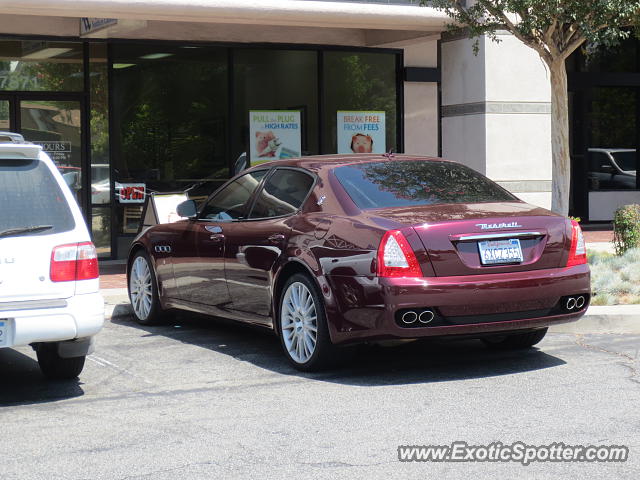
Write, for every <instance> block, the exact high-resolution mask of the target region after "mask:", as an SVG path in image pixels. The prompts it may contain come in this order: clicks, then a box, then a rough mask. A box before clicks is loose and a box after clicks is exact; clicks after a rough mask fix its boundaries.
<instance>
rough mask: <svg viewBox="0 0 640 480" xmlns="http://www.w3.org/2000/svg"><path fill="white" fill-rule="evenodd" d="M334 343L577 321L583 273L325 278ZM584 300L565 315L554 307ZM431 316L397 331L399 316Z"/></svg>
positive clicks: (584, 288) (583, 269) (586, 278)
mask: <svg viewBox="0 0 640 480" xmlns="http://www.w3.org/2000/svg"><path fill="white" fill-rule="evenodd" d="M328 281H329V283H330V284H331V287H332V288H331V291H332V292H333V295H332V296H331V298H325V299H326V300H327V315H328V320H329V330H330V333H331V338H332V341H333V342H334V343H347V342H357V341H365V340H384V339H398V338H407V339H408V338H421V337H433V336H451V335H467V336H468V335H470V336H474V335H477V336H483V335H485V334H492V333H500V332H508V331H513V330H531V329H538V328H545V327H548V326H550V325H555V324H560V323H567V322H572V321H575V320H578V319H579V318H580V317H581V316H582V315H584V313H585V312H586V309H587V307H588V305H589V296H590V293H591V290H590V274H589V267H588V265H578V266H575V267H570V268H558V269H546V270H534V271H528V272H514V273H502V274H489V275H470V276H464V277H423V278H415V279H414V278H375V277H346V276H345V277H337V276H336V277H330V278H328ZM573 295H576V296H584V298H585V304H584V306H583V307H582V308H576V309H574V310H572V311H570V312H568V311H565V310H563V309H562V308H560V307H561V305H560V300H561V299H563V297H566V296H573ZM412 309H416V310H417V311H420V309H432V310H433V311H434V312H435V314H436V317H435V320H434V321H433V322H430V323H429V324H425V325H419V326H418V325H412V326H411V327H408V326H404V325H403V326H401V322H399V320H398V313H399V312H403V311H407V310H412Z"/></svg>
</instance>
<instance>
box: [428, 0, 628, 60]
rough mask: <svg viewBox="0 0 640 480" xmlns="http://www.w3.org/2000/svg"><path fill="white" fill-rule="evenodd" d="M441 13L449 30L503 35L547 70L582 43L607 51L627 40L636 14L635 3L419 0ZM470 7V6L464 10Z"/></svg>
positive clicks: (616, 0)
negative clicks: (542, 62)
mask: <svg viewBox="0 0 640 480" xmlns="http://www.w3.org/2000/svg"><path fill="white" fill-rule="evenodd" d="M420 3H421V4H422V5H431V6H433V7H435V8H438V9H440V10H443V11H444V12H446V13H447V14H448V15H449V16H450V17H451V18H452V19H453V20H454V25H453V28H454V29H459V28H466V29H467V30H468V31H469V34H470V36H471V37H472V38H477V37H479V36H481V35H488V36H489V37H490V38H491V39H492V40H494V41H498V39H497V37H496V32H497V31H499V30H508V31H510V32H511V33H513V34H514V35H515V36H516V37H518V38H519V39H520V40H522V41H523V42H524V43H525V44H526V45H528V46H529V47H531V48H533V49H534V50H536V51H537V52H538V53H539V54H540V56H541V57H542V58H543V60H545V62H547V63H548V64H549V65H551V64H552V63H553V62H556V61H564V60H565V59H566V58H567V57H568V56H569V55H571V53H573V52H574V51H575V50H576V49H577V48H579V47H580V46H581V45H582V44H583V43H585V42H588V43H590V44H597V45H604V46H612V45H617V44H618V42H619V41H620V39H622V38H626V37H627V36H629V32H628V30H625V29H624V27H628V26H631V25H633V24H634V21H635V19H636V18H637V14H638V12H639V11H640V1H638V0H477V1H476V2H471V1H464V0H430V1H426V0H421V2H420ZM467 5H469V6H467Z"/></svg>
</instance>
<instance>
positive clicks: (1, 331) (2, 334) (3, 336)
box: [0, 319, 9, 347]
mask: <svg viewBox="0 0 640 480" xmlns="http://www.w3.org/2000/svg"><path fill="white" fill-rule="evenodd" d="M8 336H9V322H8V321H7V320H4V319H0V347H3V346H5V345H6V344H7V337H8Z"/></svg>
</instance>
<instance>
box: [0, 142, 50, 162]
mask: <svg viewBox="0 0 640 480" xmlns="http://www.w3.org/2000/svg"><path fill="white" fill-rule="evenodd" d="M41 150H42V147H41V146H40V145H34V144H32V143H0V158H13V159H15V158H16V157H18V158H20V157H22V158H30V159H34V160H37V159H38V158H39V157H40V151H41Z"/></svg>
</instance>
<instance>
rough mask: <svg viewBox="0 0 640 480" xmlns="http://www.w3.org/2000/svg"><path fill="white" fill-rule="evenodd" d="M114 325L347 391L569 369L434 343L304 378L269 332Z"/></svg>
mask: <svg viewBox="0 0 640 480" xmlns="http://www.w3.org/2000/svg"><path fill="white" fill-rule="evenodd" d="M111 322H112V323H114V324H118V325H123V326H126V327H130V328H137V329H141V330H143V331H145V332H147V335H154V336H155V335H161V336H164V337H167V338H171V339H173V340H176V341H179V342H182V343H187V344H191V345H195V346H198V347H201V348H206V349H209V350H213V351H215V352H218V353H221V354H224V355H229V356H231V357H233V358H235V359H237V360H240V361H245V362H249V363H251V364H254V365H256V366H258V367H260V368H264V369H267V370H270V371H272V372H275V373H279V374H283V375H291V376H298V377H302V378H309V379H314V380H318V381H325V382H332V383H340V384H345V385H358V386H369V385H371V386H373V385H400V384H411V383H431V382H447V381H455V380H464V379H471V378H483V377H493V376H500V375H509V374H517V373H524V372H529V371H534V370H542V369H546V368H552V367H557V366H560V365H564V364H565V363H566V362H564V361H563V360H562V359H560V358H557V357H554V356H552V355H549V354H546V353H544V352H543V351H541V350H539V349H536V348H533V349H529V350H524V351H519V352H495V351H491V350H488V349H487V348H485V347H484V345H483V344H482V343H481V342H480V341H478V340H459V341H449V340H431V339H430V340H420V341H417V342H412V343H405V344H402V345H400V346H396V347H381V346H375V345H361V346H358V347H357V348H356V349H355V355H354V356H353V358H352V359H350V360H349V361H348V362H347V363H346V364H345V365H344V366H343V367H342V368H336V369H334V370H332V371H328V372H320V373H302V372H299V371H297V370H295V369H294V368H293V367H291V366H290V365H289V363H288V362H287V360H286V358H285V356H284V353H283V352H282V347H281V346H280V341H279V339H278V338H277V337H276V336H275V335H273V333H272V332H271V331H269V330H265V329H260V328H252V327H248V326H245V325H243V324H239V323H235V322H232V321H229V320H225V319H219V318H209V317H204V316H200V315H195V314H189V313H184V312H177V313H175V314H172V315H170V317H169V320H168V321H167V323H166V324H163V325H157V326H142V325H139V324H138V323H136V322H135V320H134V319H133V317H132V316H118V317H115V318H112V320H111ZM542 348H544V341H543V342H542Z"/></svg>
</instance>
